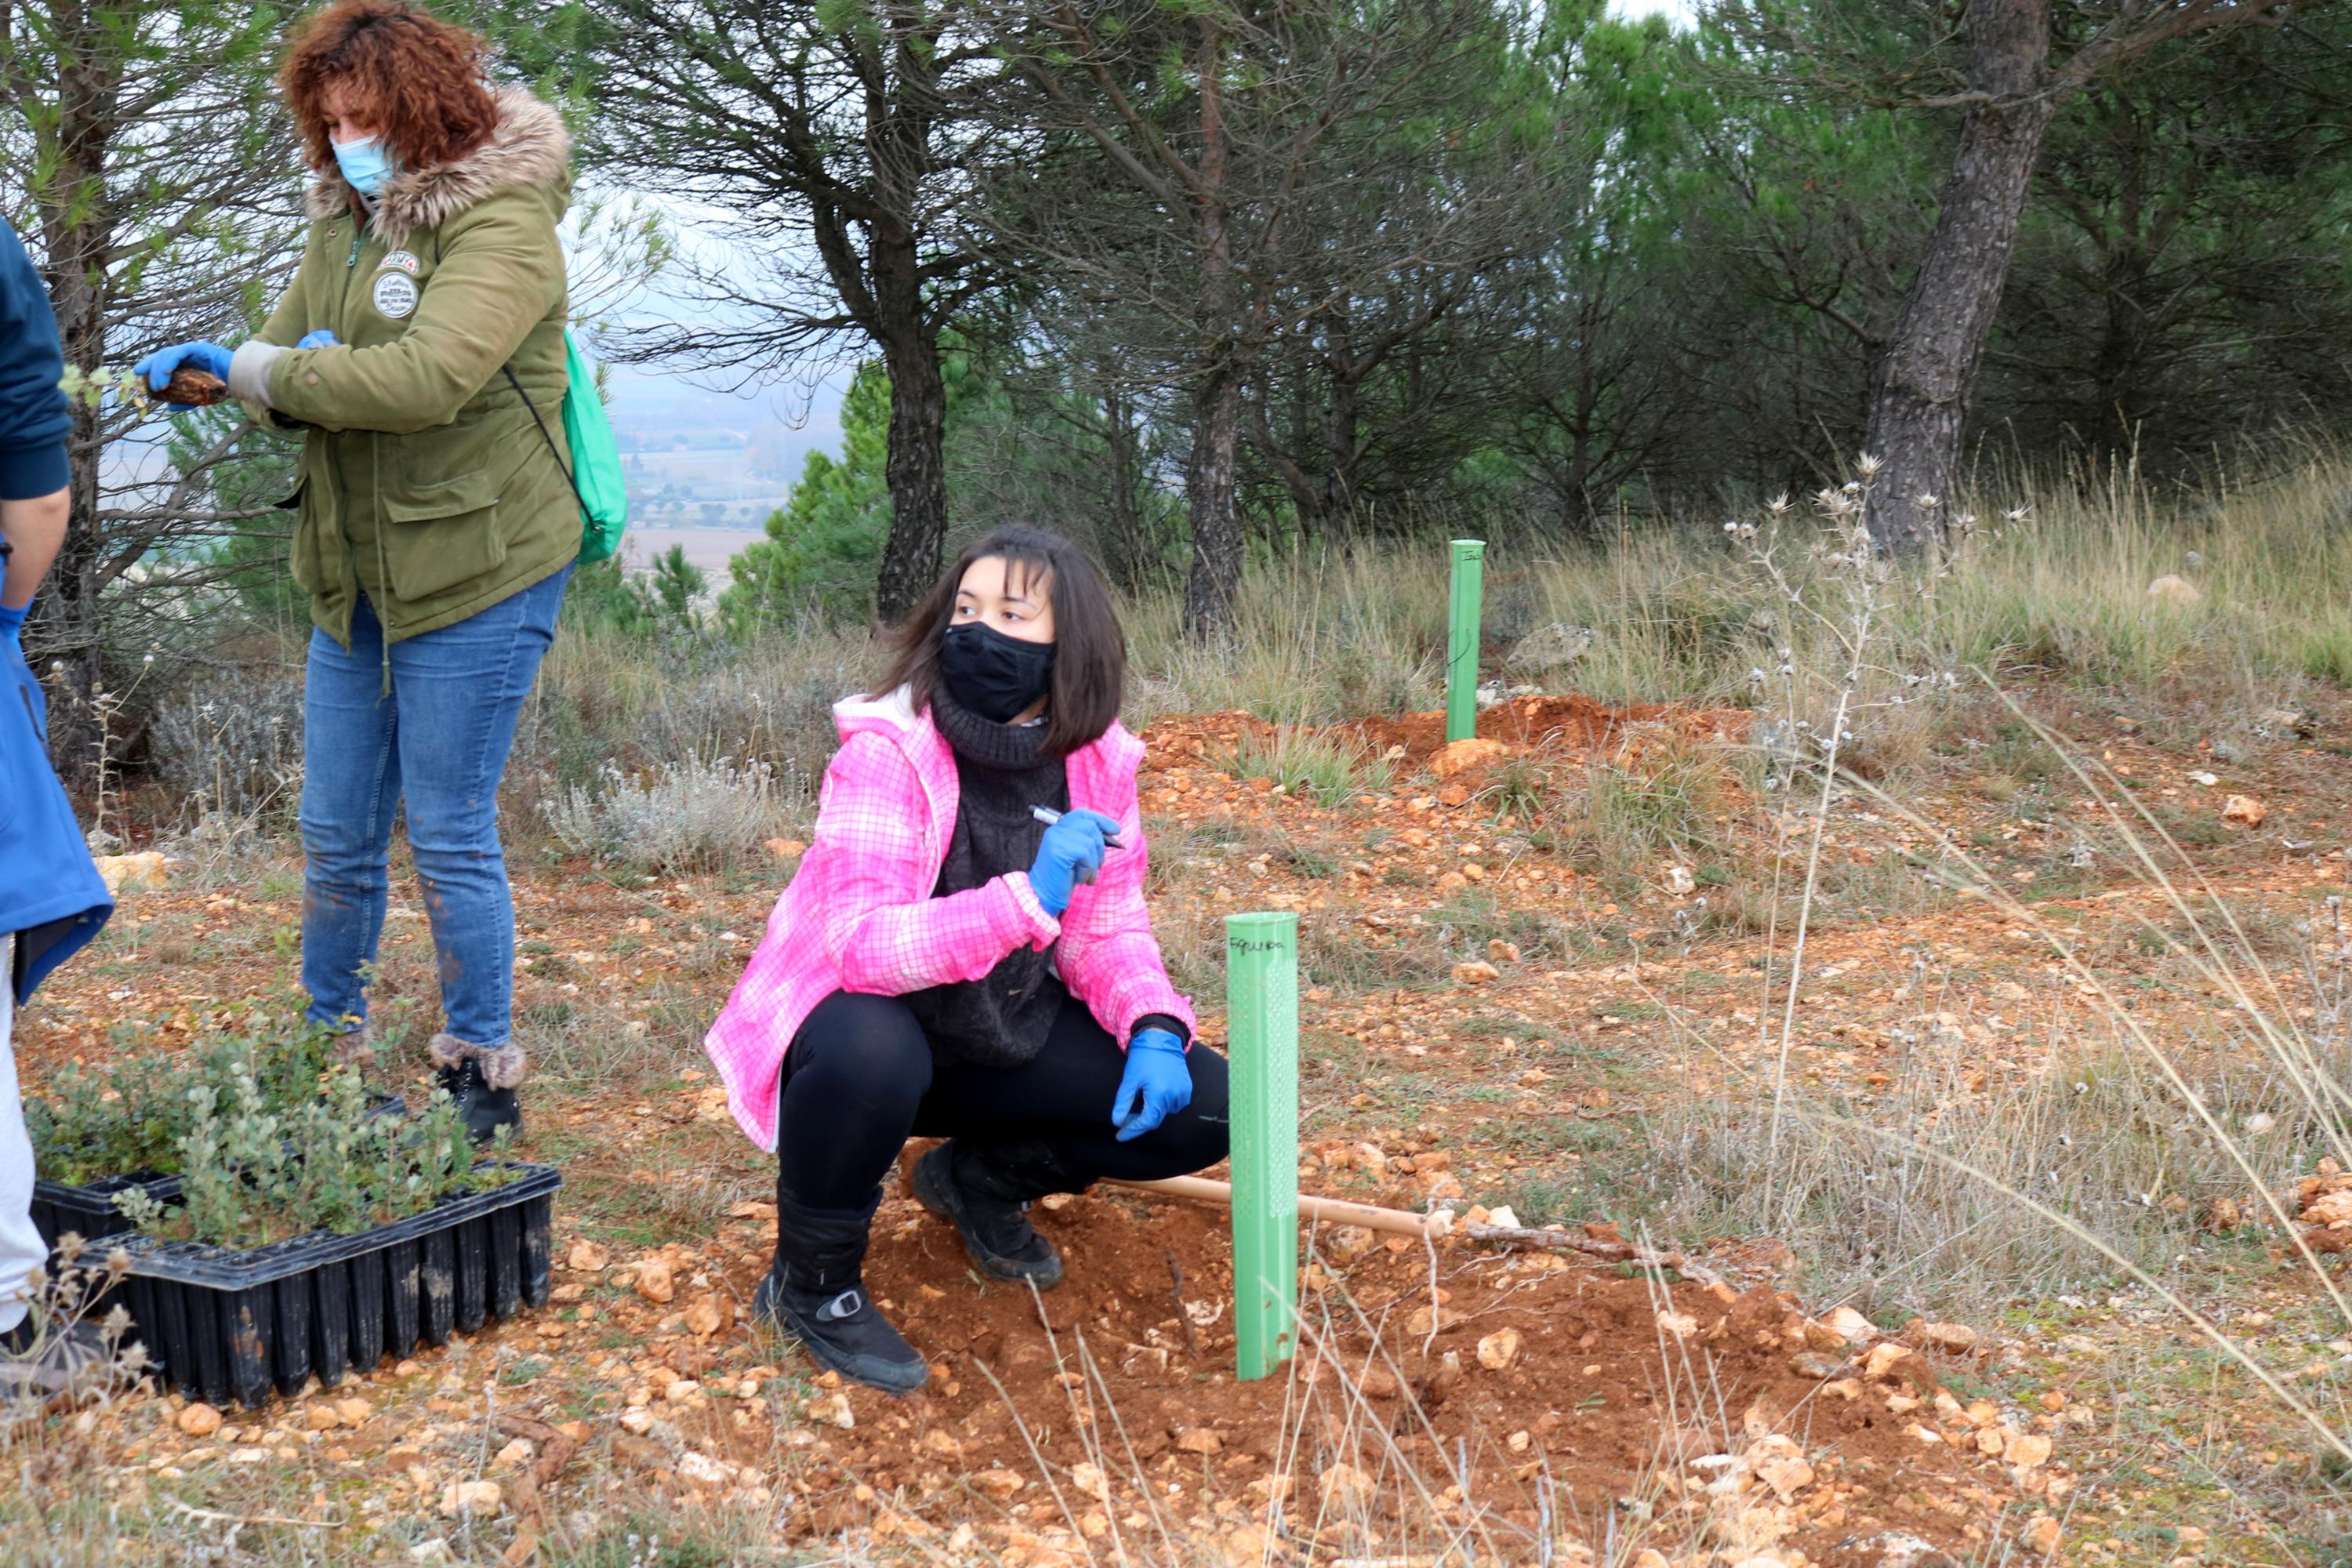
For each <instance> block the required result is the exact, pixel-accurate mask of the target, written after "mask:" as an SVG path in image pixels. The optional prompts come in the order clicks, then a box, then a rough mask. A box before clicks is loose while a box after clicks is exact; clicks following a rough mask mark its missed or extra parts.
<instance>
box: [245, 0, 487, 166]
mask: <svg viewBox="0 0 2352 1568" xmlns="http://www.w3.org/2000/svg"><path fill="white" fill-rule="evenodd" d="M487 47H488V46H486V45H485V44H484V43H483V41H482V40H481V38H480V37H478V36H476V35H475V34H473V33H469V32H467V30H466V29H465V28H463V27H459V26H452V25H451V24H449V23H447V22H444V21H442V20H441V19H440V18H439V17H437V16H433V15H432V14H430V13H429V12H427V11H425V10H424V9H422V8H421V7H419V6H416V5H410V4H408V0H339V3H338V4H336V5H330V6H328V7H327V8H326V9H325V10H323V11H320V12H319V13H318V14H317V15H315V16H311V17H310V19H309V20H308V21H306V22H304V23H303V24H302V26H300V28H299V30H298V31H297V32H296V33H295V35H294V38H293V41H292V43H291V44H290V45H289V46H288V48H287V51H286V63H285V64H284V65H282V66H280V67H279V68H278V86H279V87H280V88H281V89H284V91H285V94H286V104H287V107H288V108H289V109H291V110H293V111H294V124H295V127H296V129H297V130H299V132H301V135H302V144H303V151H304V153H305V155H306V156H308V157H309V159H310V166H311V167H312V168H314V169H319V170H322V171H323V170H328V169H331V168H333V167H334V166H335V152H334V146H333V142H332V141H331V138H330V137H329V135H328V133H327V126H328V122H329V120H330V118H331V117H330V116H329V114H328V113H327V108H326V99H327V94H328V93H329V91H330V90H331V89H335V88H338V87H340V88H342V89H345V90H346V91H347V92H348V93H349V94H350V101H349V102H348V103H347V104H346V105H345V107H346V108H347V109H348V110H350V111H351V112H352V114H353V115H354V117H356V118H359V119H362V120H365V121H370V122H371V123H373V125H375V127H376V128H377V134H378V135H380V136H381V137H383V142H384V147H385V150H386V151H387V152H389V153H391V154H392V156H393V157H394V158H395V159H396V160H398V162H399V163H400V166H401V167H403V168H405V169H424V168H430V167H431V166H433V165H434V164H436V163H449V162H450V161H452V160H453V159H457V158H462V157H464V156H465V155H466V154H467V153H470V152H472V151H473V150H474V149H475V148H477V147H478V146H480V145H481V144H482V142H484V141H485V140H486V139H487V138H488V136H489V134H490V132H491V130H492V129H493V128H494V127H496V126H497V124H498V122H499V109H498V103H497V101H496V100H494V99H492V98H491V96H490V89H489V88H488V85H487V84H486V83H485V82H484V80H483V78H482V56H483V54H484V52H485V50H486V49H487Z"/></svg>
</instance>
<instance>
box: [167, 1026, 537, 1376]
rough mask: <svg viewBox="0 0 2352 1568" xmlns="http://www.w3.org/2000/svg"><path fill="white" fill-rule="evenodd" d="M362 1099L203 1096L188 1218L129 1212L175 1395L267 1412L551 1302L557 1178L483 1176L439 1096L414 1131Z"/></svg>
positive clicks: (191, 1138)
mask: <svg viewBox="0 0 2352 1568" xmlns="http://www.w3.org/2000/svg"><path fill="white" fill-rule="evenodd" d="M361 1098H362V1089H361V1088H360V1084H359V1080H358V1078H357V1076H356V1075H355V1074H353V1073H352V1072H350V1071H349V1070H347V1069H343V1070H338V1071H336V1072H334V1073H332V1074H331V1075H330V1079H329V1084H328V1090H327V1093H326V1095H325V1096H324V1097H323V1098H322V1099H320V1100H313V1101H310V1102H309V1103H306V1104H304V1105H301V1106H299V1107H296V1108H293V1109H291V1110H283V1111H279V1110H270V1109H269V1108H268V1105H267V1103H266V1100H265V1097H264V1096H263V1094H262V1092H261V1090H260V1089H259V1086H258V1085H257V1083H256V1082H255V1081H254V1079H252V1077H251V1075H249V1074H248V1075H247V1076H246V1077H245V1078H244V1079H241V1080H239V1081H237V1082H236V1083H234V1084H233V1085H232V1086H231V1095H230V1097H229V1098H228V1099H227V1100H226V1101H224V1100H222V1098H221V1096H220V1095H219V1094H218V1093H217V1092H216V1091H215V1090H214V1089H211V1088H209V1087H207V1088H205V1089H199V1090H198V1091H197V1103H196V1107H195V1117H194V1125H193V1126H192V1127H191V1128H190V1130H189V1132H188V1135H187V1137H186V1139H185V1141H184V1144H183V1148H182V1154H183V1170H182V1174H181V1195H182V1200H183V1201H182V1203H181V1204H180V1205H177V1206H167V1205H163V1204H159V1203H156V1202H154V1201H152V1200H151V1199H148V1198H146V1197H144V1196H143V1195H140V1194H127V1195H126V1196H124V1197H123V1199H122V1200H121V1203H122V1206H123V1208H124V1210H125V1212H126V1213H128V1214H130V1215H131V1216H132V1217H133V1218H134V1219H135V1220H136V1221H137V1222H138V1226H139V1229H140V1231H141V1234H140V1235H139V1236H136V1237H128V1238H126V1239H125V1240H124V1241H123V1243H122V1247H123V1249H124V1251H125V1252H126V1253H127V1254H128V1255H129V1257H130V1270H129V1273H130V1278H129V1279H127V1280H126V1281H125V1284H124V1292H123V1293H124V1295H125V1296H126V1297H127V1298H128V1300H129V1303H130V1308H131V1320H132V1321H133V1323H134V1324H135V1325H136V1327H137V1331H138V1335H139V1337H140V1338H141V1340H142V1342H143V1343H144V1344H145V1345H146V1347H147V1352H148V1354H149V1355H150V1356H152V1357H153V1358H154V1359H155V1360H157V1361H159V1362H161V1363H163V1368H164V1371H165V1373H166V1375H167V1376H168V1377H169V1378H170V1379H171V1381H172V1382H173V1384H175V1385H176V1386H177V1387H178V1388H179V1389H180V1390H181V1391H182V1392H183V1393H184V1394H188V1395H190V1396H191V1397H195V1398H202V1399H205V1400H206V1401H208V1402H211V1403H215V1404H218V1403H222V1402H225V1401H226V1400H227V1399H230V1398H232V1397H233V1398H236V1399H239V1400H242V1401H243V1402H244V1403H246V1404H247V1405H258V1404H260V1403H262V1402H263V1401H264V1400H266V1399H267V1398H268V1396H269V1391H270V1389H271V1388H272V1387H275V1388H276V1389H278V1392H280V1393H283V1394H292V1393H294V1392H296V1391H297V1390H299V1388H300V1387H301V1386H302V1384H303V1382H304V1380H305V1379H306V1378H309V1377H310V1376H313V1375H315V1376H317V1377H318V1379H319V1380H320V1382H321V1383H323V1384H333V1383H336V1382H339V1381H341V1378H342V1377H343V1375H344V1374H345V1373H346V1372H347V1371H350V1370H352V1369H354V1368H356V1369H358V1370H360V1371H362V1372H364V1371H367V1370H369V1369H371V1368H373V1366H374V1365H375V1363H376V1362H377V1361H378V1360H380V1359H381V1358H382V1357H383V1356H384V1355H386V1354H393V1355H405V1354H407V1353H408V1352H411V1351H413V1350H414V1349H415V1347H416V1345H417V1344H418V1343H419V1342H423V1343H426V1344H439V1343H440V1342H443V1341H444V1340H446V1338H447V1337H448V1335H449V1334H450V1332H451V1331H453V1330H458V1329H464V1330H468V1331H470V1330H474V1329H478V1328H480V1327H481V1326H482V1324H483V1323H484V1322H485V1321H488V1320H489V1319H491V1318H502V1317H506V1316H509V1315H510V1314H511V1313H513V1312H516V1311H519V1310H520V1309H521V1308H522V1307H523V1306H525V1305H531V1306H536V1305H539V1304H540V1303H541V1302H544V1301H545V1300H547V1286H548V1279H547V1274H548V1245H549V1231H550V1226H551V1221H552V1219H553V1206H554V1205H553V1194H554V1191H555V1189H556V1187H557V1186H559V1185H561V1184H562V1177H561V1176H560V1175H559V1174H558V1173H557V1172H556V1171H554V1170H553V1169H552V1168H551V1167H548V1166H541V1165H526V1164H521V1163H515V1162H510V1161H507V1160H503V1159H498V1158H493V1159H490V1160H488V1161H485V1162H482V1163H476V1162H475V1159H474V1151H473V1146H472V1145H471V1144H470V1143H469V1142H467V1137H466V1130H465V1125H464V1123H463V1122H462V1121H460V1120H459V1119H458V1116H457V1108H456V1106H455V1105H453V1104H452V1103H451V1102H450V1100H449V1098H448V1096H447V1095H446V1094H441V1093H436V1094H435V1095H434V1097H433V1100H432V1101H431V1102H430V1103H429V1104H428V1105H427V1106H426V1107H425V1110H424V1111H423V1112H422V1113H421V1114H420V1115H417V1116H415V1117H412V1118H409V1119H408V1120H406V1121H394V1119H392V1118H389V1117H385V1118H379V1119H376V1120H373V1121H370V1120H366V1119H364V1118H363V1117H362V1115H361V1114H360V1110H361ZM499 1152H503V1150H502V1149H501V1150H500V1151H499Z"/></svg>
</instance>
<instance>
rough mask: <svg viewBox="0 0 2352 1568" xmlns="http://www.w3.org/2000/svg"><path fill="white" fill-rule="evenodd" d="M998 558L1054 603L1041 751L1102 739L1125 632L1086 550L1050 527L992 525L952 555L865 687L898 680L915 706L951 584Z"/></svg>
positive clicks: (931, 665) (922, 695)
mask: <svg viewBox="0 0 2352 1568" xmlns="http://www.w3.org/2000/svg"><path fill="white" fill-rule="evenodd" d="M992 557H996V558H1001V559H1002V560H1003V562H1004V569H1005V571H1007V572H1008V573H1013V574H1018V579H1019V580H1020V581H1022V582H1024V583H1025V582H1029V581H1032V580H1034V578H1036V577H1037V576H1038V575H1039V574H1043V575H1044V576H1045V580H1046V595H1047V598H1048V599H1049V600H1050V601H1051V603H1052V605H1053V606H1054V685H1053V689H1052V691H1051V692H1050V693H1049V694H1048V695H1047V697H1046V700H1045V752H1046V754H1047V755H1048V756H1055V757H1066V756H1067V755H1069V754H1070V753H1071V752H1075V751H1076V750H1077V749H1078V748H1079V747H1081V746H1084V745H1087V744H1090V743H1092V742H1096V741H1098V740H1100V739H1102V736H1103V732H1104V731H1107V730H1108V729H1109V728H1110V727H1111V725H1112V723H1113V722H1114V721H1117V719H1118V705H1119V700H1120V699H1121V698H1122V697H1123V696H1124V695H1125V692H1126V689H1127V634H1126V633H1125V632H1123V631H1121V630H1120V629H1119V625H1118V612H1117V611H1115V610H1113V609H1112V608H1111V603H1110V591H1109V590H1108V588H1105V587H1104V586H1103V580H1102V574H1101V573H1099V572H1097V571H1096V570H1095V563H1093V562H1092V561H1089V560H1088V559H1087V552H1085V551H1083V550H1081V549H1079V548H1078V547H1077V546H1076V545H1075V544H1073V543H1071V542H1069V541H1068V540H1066V539H1065V538H1063V537H1062V536H1061V535H1060V534H1058V533H1052V532H1048V531H1046V530H1045V529H1042V528H1025V527H1024V526H1022V525H1021V524H1019V523H1012V524H1008V525H1007V526H1005V527H1003V528H999V529H995V530H993V531H991V532H990V533H989V534H988V535H987V536H986V537H985V538H983V539H980V540H978V541H975V542H973V543H972V544H971V546H970V547H968V548H967V549H966V550H965V551H964V552H963V553H962V554H961V555H960V556H958V557H956V563H955V564H954V565H952V566H950V567H949V568H948V571H947V575H945V576H944V577H941V578H940V580H939V583H938V585H937V586H935V587H933V588H932V589H931V591H930V592H929V594H927V595H924V596H923V602H922V603H921V604H919V605H916V606H915V613H914V614H913V615H911V616H908V617H907V624H906V625H905V626H903V627H901V628H900V630H899V633H898V647H896V649H895V650H893V652H892V655H891V658H890V668H888V669H887V670H886V671H884V673H883V676H882V684H881V685H880V687H878V688H877V689H876V690H875V691H874V692H873V693H872V695H874V696H877V697H883V696H887V695H888V694H889V693H891V692H893V691H896V690H898V689H899V688H900V687H902V686H903V687H905V688H906V689H908V694H909V695H910V696H911V697H912V698H913V700H914V704H915V709H916V710H917V711H918V712H921V711H925V710H929V707H930V705H931V698H932V696H933V694H934V693H936V692H937V691H938V690H939V689H940V647H941V645H942V644H943V643H944V642H945V640H946V638H947V634H948V624H949V623H950V621H952V620H953V619H954V618H955V602H956V589H957V588H958V586H960V585H961V584H962V582H963V574H965V573H966V572H967V571H969V570H971V563H973V562H975V561H985V560H989V559H990V558H992Z"/></svg>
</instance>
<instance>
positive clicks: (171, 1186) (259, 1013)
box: [25, 1007, 407, 1246]
mask: <svg viewBox="0 0 2352 1568" xmlns="http://www.w3.org/2000/svg"><path fill="white" fill-rule="evenodd" d="M110 1045H111V1047H112V1049H111V1050H110V1054H109V1056H108V1058H107V1059H106V1061H105V1063H104V1064H103V1065H102V1066H100V1067H98V1068H82V1067H78V1066H77V1067H68V1068H65V1069H64V1070H63V1071H61V1072H59V1073H58V1074H57V1076H56V1077H55V1078H53V1079H51V1080H50V1082H49V1085H48V1092H47V1094H45V1095H42V1096H39V1097H36V1098H31V1099H28V1100H26V1104H25V1121H26V1130H27V1131H29V1132H30V1134H31V1136H32V1141H33V1151H34V1161H35V1174H36V1175H37V1177H38V1178H39V1180H37V1182H36V1183H35V1184H34V1192H33V1223H34V1225H35V1226H37V1228H38V1229H39V1231H40V1233H41V1236H42V1237H43V1239H45V1240H47V1242H49V1243H50V1244H51V1245H52V1246H54V1245H56V1243H57V1239H58V1237H60V1236H63V1235H65V1234H66V1233H67V1232H68V1231H70V1232H73V1233H75V1234H78V1235H79V1236H80V1237H82V1238H83V1239H84V1240H89V1241H94V1240H96V1239H98V1238H99V1237H102V1236H111V1235H113V1234H114V1233H115V1232H116V1231H119V1230H122V1229H124V1228H126V1227H127V1226H128V1225H129V1223H130V1222H129V1221H128V1220H126V1219H124V1218H123V1217H122V1215H121V1211H120V1210H119V1209H118V1208H117V1206H116V1203H115V1200H116V1198H117V1197H118V1196H120V1195H121V1194H123V1193H126V1192H130V1191H133V1190H136V1191H140V1192H143V1193H144V1194H146V1195H147V1196H148V1197H149V1198H151V1199H153V1200H154V1201H156V1202H159V1203H162V1202H169V1201H171V1200H173V1199H175V1198H177V1197H178V1195H179V1192H180V1182H179V1176H178V1173H179V1170H180V1146H181V1143H182V1142H183V1141H184V1139H185V1138H186V1136H187V1133H188V1131H189V1129H190V1128H191V1127H192V1126H193V1124H194V1119H195V1103H196V1102H195V1097H196V1095H197V1093H198V1091H200V1090H204V1089H210V1090H211V1091H212V1092H213V1093H214V1094H215V1098H216V1099H217V1097H218V1096H220V1095H221V1094H223V1093H225V1092H226V1091H227V1090H228V1089H229V1086H230V1085H231V1084H233V1083H234V1082H236V1080H237V1079H238V1078H239V1076H240V1075H243V1076H245V1077H247V1078H250V1079H252V1081H253V1082H254V1083H255V1085H256V1086H257V1089H259V1091H260V1093H261V1096H262V1099H263V1100H264V1102H265V1103H266V1104H267V1105H268V1107H269V1108H271V1109H273V1110H277V1109H283V1108H286V1107H290V1106H295V1105H299V1104H302V1103H305V1102H307V1101H311V1100H316V1099H317V1097H318V1094H319V1088H320V1082H321V1081H322V1079H323V1077H324V1075H325V1073H326V1071H327V1068H328V1066H329V1063H330V1058H331V1056H332V1054H333V1047H334V1045H335V1038H334V1037H333V1036H331V1035H329V1034H328V1033H327V1032H326V1031H324V1030H322V1029H320V1028H318V1027H317V1026H314V1025H311V1024H310V1023H308V1022H306V1021H304V1020H303V1019H302V1017H301V1016H300V1014H299V1012H295V1011H293V1010H291V1009H288V1010H285V1011H274V1010H271V1009H268V1008H262V1007H257V1008H255V1009H254V1010H253V1011H252V1012H251V1013H249V1014H248V1015H247V1017H246V1018H245V1020H244V1024H243V1026H242V1027H241V1028H239V1029H238V1030H237V1031H236V1032H235V1033H233V1034H227V1035H224V1036H222V1037H218V1038H216V1039H212V1040H208V1041H205V1042H204V1043H201V1044H198V1045H194V1046H191V1047H188V1048H186V1049H185V1050H182V1051H170V1052H166V1051H156V1050H152V1049H145V1048H142V1041H141V1039H140V1037H139V1034H138V1032H137V1030H136V1029H135V1028H133V1027H131V1026H123V1027H121V1028H118V1029H117V1030H115V1032H114V1036H113V1038H112V1040H111V1042H110ZM406 1109H407V1106H406V1105H405V1104H404V1102H403V1101H401V1100H399V1099H397V1098H396V1097H391V1096H377V1097H374V1098H373V1099H372V1100H369V1101H368V1102H367V1103H366V1104H365V1105H364V1106H363V1107H362V1114H363V1115H373V1116H380V1115H385V1114H391V1115H398V1114H400V1113H401V1112H402V1111H404V1110H406Z"/></svg>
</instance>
